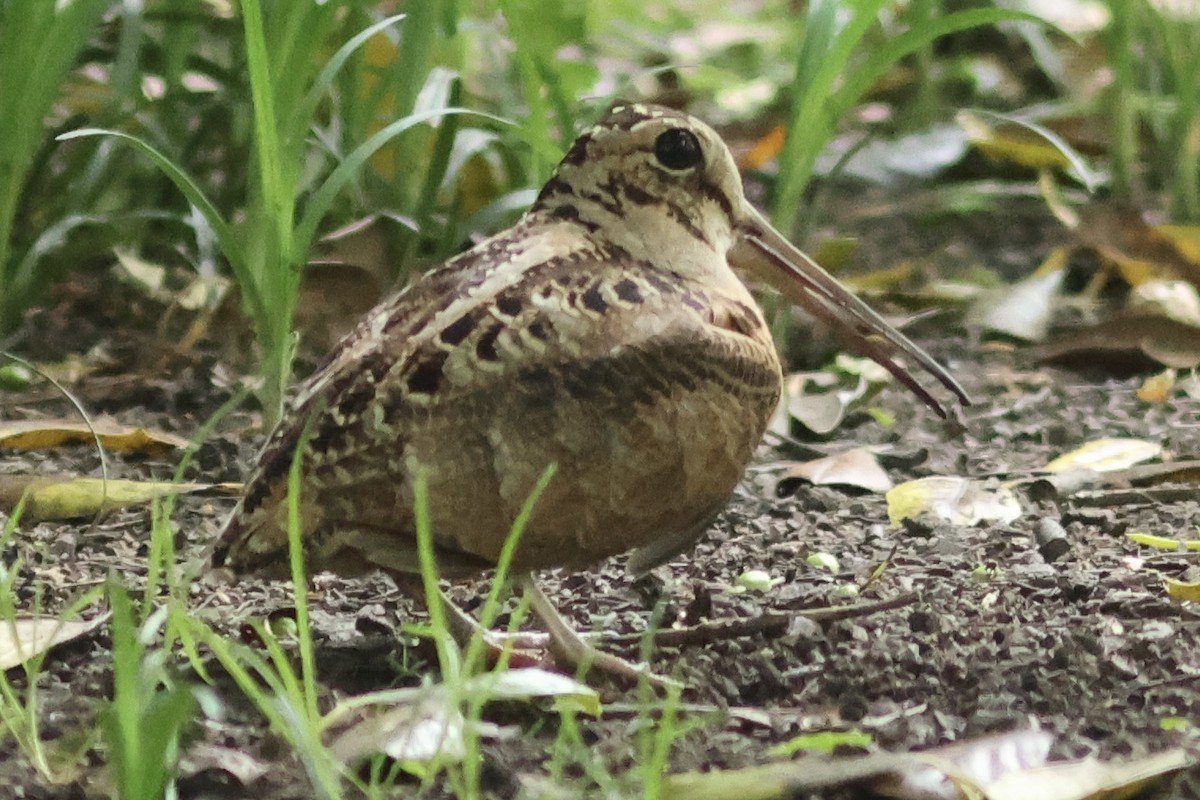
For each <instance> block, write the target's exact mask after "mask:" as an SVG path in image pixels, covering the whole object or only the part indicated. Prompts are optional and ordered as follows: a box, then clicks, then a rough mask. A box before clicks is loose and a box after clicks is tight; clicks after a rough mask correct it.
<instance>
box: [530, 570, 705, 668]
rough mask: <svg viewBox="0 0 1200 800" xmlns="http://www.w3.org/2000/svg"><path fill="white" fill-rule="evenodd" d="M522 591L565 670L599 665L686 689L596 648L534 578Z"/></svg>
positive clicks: (556, 657) (642, 666) (552, 650)
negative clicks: (563, 614) (581, 634)
mask: <svg viewBox="0 0 1200 800" xmlns="http://www.w3.org/2000/svg"><path fill="white" fill-rule="evenodd" d="M521 586H522V591H523V592H524V594H525V596H526V597H528V598H529V606H530V608H531V609H532V610H533V613H534V614H536V615H537V617H538V619H540V620H541V621H542V623H543V624H544V625H545V626H546V631H547V633H548V635H549V642H548V644H549V651H550V655H551V656H553V657H554V660H555V663H556V664H557V665H558V667H559V668H560V669H562V670H564V671H568V672H573V673H576V674H578V675H584V674H586V673H587V671H588V670H590V669H597V670H600V671H601V672H604V673H606V674H608V675H612V676H614V677H617V678H620V679H623V680H628V681H632V682H634V683H637V682H639V681H646V682H647V683H649V684H650V685H651V686H655V687H657V688H660V689H682V688H683V685H682V684H680V683H679V682H678V681H674V680H671V679H670V678H665V677H663V676H661V675H657V674H655V673H654V672H652V671H651V670H650V667H649V666H648V665H646V664H635V663H633V662H632V661H627V660H625V659H623V658H621V657H620V656H616V655H613V654H612V653H606V652H604V651H603V650H600V649H598V648H596V647H595V646H594V645H592V644H591V643H590V642H588V641H587V640H586V639H584V638H583V637H582V636H580V635H579V633H578V632H577V631H576V630H575V629H574V628H572V627H571V626H570V624H569V623H568V622H567V621H566V620H565V619H563V617H562V615H561V614H559V613H558V609H556V608H555V607H554V604H553V603H552V602H551V601H550V598H548V597H547V596H546V594H545V593H544V592H543V591H542V590H541V588H540V587H539V586H538V585H537V584H536V583H535V582H534V580H533V579H532V578H528V577H527V578H525V579H524V580H523V581H522V584H521Z"/></svg>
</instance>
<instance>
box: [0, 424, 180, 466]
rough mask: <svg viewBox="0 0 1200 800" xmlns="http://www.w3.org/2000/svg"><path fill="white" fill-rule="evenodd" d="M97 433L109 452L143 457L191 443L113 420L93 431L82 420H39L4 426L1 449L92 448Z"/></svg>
mask: <svg viewBox="0 0 1200 800" xmlns="http://www.w3.org/2000/svg"><path fill="white" fill-rule="evenodd" d="M93 431H95V435H96V436H98V437H99V438H100V442H101V444H103V445H104V446H105V447H106V448H108V449H109V450H112V451H115V452H118V453H142V454H144V455H148V456H164V455H166V454H167V453H169V452H171V451H172V450H175V449H177V448H182V447H187V445H188V440H187V439H184V438H182V437H180V436H176V435H174V434H172V433H166V432H164V431H156V430H153V429H150V428H142V427H138V426H129V425H122V424H121V423H119V422H117V421H116V420H115V419H112V418H111V417H98V418H97V419H94V420H92V427H91V428H89V427H88V426H87V425H85V424H84V423H82V422H80V421H78V420H62V419H39V420H16V421H11V422H0V447H10V448H13V449H15V450H44V449H48V448H51V447H62V446H63V445H68V444H82V445H91V444H93V442H94V441H95V440H94V439H93V433H92V432H93Z"/></svg>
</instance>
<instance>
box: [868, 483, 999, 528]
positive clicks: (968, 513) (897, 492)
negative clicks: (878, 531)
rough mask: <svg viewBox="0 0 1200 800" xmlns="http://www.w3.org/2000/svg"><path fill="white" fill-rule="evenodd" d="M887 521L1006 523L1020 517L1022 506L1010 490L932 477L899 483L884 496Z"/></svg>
mask: <svg viewBox="0 0 1200 800" xmlns="http://www.w3.org/2000/svg"><path fill="white" fill-rule="evenodd" d="M887 504H888V519H889V520H891V522H892V524H893V525H899V524H900V523H901V521H903V520H905V519H913V520H917V521H927V522H932V523H934V524H936V523H938V522H949V523H950V524H952V525H977V524H979V523H980V522H999V523H1001V524H1007V523H1009V522H1012V521H1013V520H1015V519H1017V518H1018V517H1020V516H1021V504H1020V503H1018V502H1017V498H1016V497H1015V496H1014V495H1013V493H1012V491H1011V490H1009V489H1007V488H1005V487H1003V486H1000V487H996V488H994V489H993V488H987V487H985V486H984V485H983V484H981V483H978V482H976V481H972V480H968V479H967V478H956V477H947V476H938V475H935V476H933V477H929V478H920V479H919V480H914V481H907V482H905V483H901V484H899V485H898V486H896V487H895V488H893V489H892V490H891V491H889V492H888V493H887Z"/></svg>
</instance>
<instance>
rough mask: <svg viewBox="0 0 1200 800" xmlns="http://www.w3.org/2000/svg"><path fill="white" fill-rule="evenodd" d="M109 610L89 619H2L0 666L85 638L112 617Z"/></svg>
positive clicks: (14, 664) (10, 665)
mask: <svg viewBox="0 0 1200 800" xmlns="http://www.w3.org/2000/svg"><path fill="white" fill-rule="evenodd" d="M108 617H109V615H108V614H101V615H100V616H98V617H94V618H92V619H89V620H79V619H66V620H64V619H57V618H56V617H42V616H18V617H16V618H14V619H11V620H0V670H8V669H12V668H13V667H16V666H20V665H21V664H24V663H25V662H26V661H28V660H29V659H31V658H33V657H34V656H38V655H41V654H42V653H45V652H47V651H49V650H50V649H51V648H52V647H56V646H58V645H60V644H65V643H66V642H72V641H75V640H76V639H81V638H83V637H84V636H87V635H88V634H89V633H91V632H92V631H94V630H95V629H96V628H98V627H100V626H101V625H103V624H104V623H105V622H106V621H108Z"/></svg>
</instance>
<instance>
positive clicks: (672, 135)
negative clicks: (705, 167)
mask: <svg viewBox="0 0 1200 800" xmlns="http://www.w3.org/2000/svg"><path fill="white" fill-rule="evenodd" d="M654 155H655V157H656V158H658V161H659V163H660V164H662V165H663V166H664V167H666V168H667V169H691V168H692V167H698V166H700V165H701V164H703V163H704V151H703V150H701V149H700V140H699V139H697V138H696V134H694V133H692V132H691V131H689V130H687V129H686V128H671V130H669V131H665V132H663V133H661V134H659V136H658V138H657V139H655V140H654Z"/></svg>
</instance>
